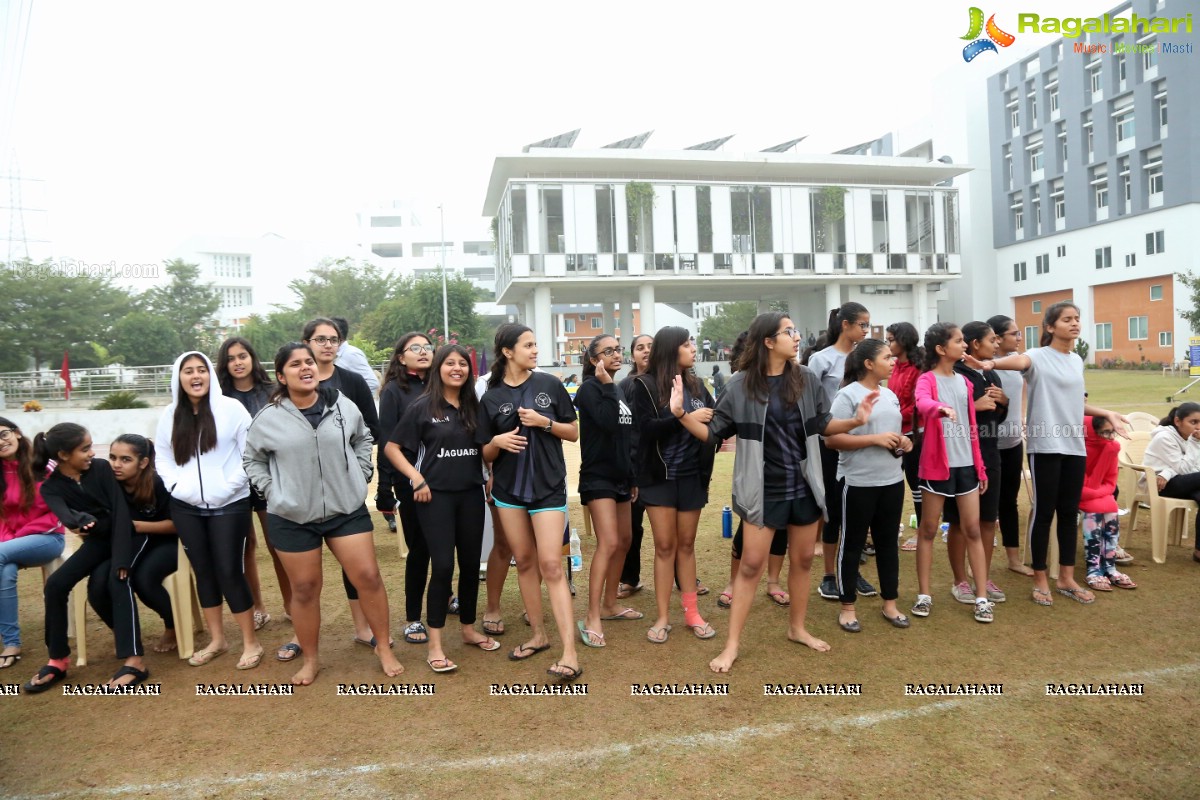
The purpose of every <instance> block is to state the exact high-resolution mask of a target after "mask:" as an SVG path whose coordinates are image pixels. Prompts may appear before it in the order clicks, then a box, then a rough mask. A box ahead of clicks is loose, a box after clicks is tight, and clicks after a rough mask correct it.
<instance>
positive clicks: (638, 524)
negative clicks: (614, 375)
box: [617, 333, 654, 600]
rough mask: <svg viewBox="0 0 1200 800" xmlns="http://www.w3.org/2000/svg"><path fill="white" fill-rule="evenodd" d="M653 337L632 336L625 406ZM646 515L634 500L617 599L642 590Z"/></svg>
mask: <svg viewBox="0 0 1200 800" xmlns="http://www.w3.org/2000/svg"><path fill="white" fill-rule="evenodd" d="M653 343H654V337H653V336H651V335H650V334H648V333H639V334H638V335H637V336H635V337H633V346H632V347H631V348H630V349H629V360H630V363H631V364H632V365H633V369H631V370H630V371H629V374H628V375H626V376H625V377H624V378H622V379H621V382H620V383H619V384H617V386H618V388H620V390H621V396H622V397H624V398H625V404H626V405H628V406H629V407H630V408H631V409H632V408H633V379H634V378H636V377H637V376H638V375H641V374H642V373H644V372H645V371H646V368H647V367H648V366H649V365H650V348H651V347H652V345H653ZM630 457H631V458H632V459H633V463H634V464H635V465H636V464H637V437H636V436H634V437H633V443H632V450H631V452H630ZM645 516H646V506H645V505H643V503H642V498H641V497H636V496H635V497H634V498H633V501H632V502H630V504H629V520H630V526H629V531H630V535H629V550H628V552H626V553H625V564H624V565H623V566H622V567H621V582H620V583H618V584H617V599H618V600H624V599H625V598H626V597H629V596H630V595H633V594H637V593H638V592H640V591H641V590H642V521H643V519H645Z"/></svg>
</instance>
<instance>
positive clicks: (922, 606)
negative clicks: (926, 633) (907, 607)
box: [912, 594, 933, 617]
mask: <svg viewBox="0 0 1200 800" xmlns="http://www.w3.org/2000/svg"><path fill="white" fill-rule="evenodd" d="M932 609H933V598H932V597H930V596H929V595H927V594H919V595H917V602H916V603H914V604H913V607H912V613H913V616H915V617H928V616H929V612H930V611H931V610H932Z"/></svg>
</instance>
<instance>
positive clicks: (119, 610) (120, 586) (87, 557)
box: [43, 534, 146, 659]
mask: <svg viewBox="0 0 1200 800" xmlns="http://www.w3.org/2000/svg"><path fill="white" fill-rule="evenodd" d="M145 547H146V537H145V536H142V535H138V534H134V536H133V543H132V549H131V551H130V552H132V553H133V559H132V560H131V566H130V574H132V573H133V572H134V570H136V569H137V567H138V559H139V557H140V556H141V555H142V552H143V550H144V549H145ZM92 575H99V578H98V579H97V580H98V581H100V585H103V586H104V589H105V591H104V594H106V595H107V596H108V597H109V598H110V601H109V602H108V603H105V604H102V607H104V608H107V609H108V616H107V617H106V616H104V614H103V613H101V612H100V609H97V613H100V616H101V618H102V619H103V620H104V622H105V624H106V625H108V626H109V627H110V628H112V630H113V636H114V638H115V639H116V643H117V658H122V659H125V658H132V657H133V656H140V655H143V654H144V653H145V650H143V649H142V626H141V621H140V620H139V619H138V610H137V603H135V602H133V586H132V584H131V583H130V581H129V580H119V579H118V578H117V575H116V572H115V571H113V569H112V542H111V541H110V540H109V539H100V538H94V537H91V536H85V537H84V538H83V544H82V545H80V547H79V549H78V550H76V551H75V552H74V553H72V554H71V557H70V558H68V559H67V560H66V561H65V562H64V563H63V565H62V566H61V567H59V568H58V569H56V570H55V571H54V573H53V574H52V575H51V576H50V577H49V578H47V579H46V588H45V590H44V592H43V597H44V598H45V601H46V650H47V651H48V652H49V655H50V658H55V659H58V658H66V657H68V656H69V655H71V645H70V644H69V643H68V641H67V620H68V619H69V617H68V614H69V611H68V609H67V598H68V596H69V595H70V594H71V590H72V589H73V588H75V584H77V583H79V582H80V581H82V580H83V579H84V578H89V581H88V583H89V587H88V588H89V589H90V588H91V581H90V576H92ZM80 635H83V632H82V631H80Z"/></svg>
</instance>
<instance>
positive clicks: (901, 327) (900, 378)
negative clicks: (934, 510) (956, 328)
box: [884, 322, 925, 552]
mask: <svg viewBox="0 0 1200 800" xmlns="http://www.w3.org/2000/svg"><path fill="white" fill-rule="evenodd" d="M884 340H885V341H886V342H887V345H888V349H889V350H891V353H892V356H893V357H895V359H896V361H895V368H894V369H893V370H892V376H891V377H890V378H888V381H887V385H888V388H889V389H891V390H892V392H893V393H894V394H895V395H896V397H897V399H899V400H900V418H901V420H902V427H901V429H900V431H901V433H903V434H904V436H905V437H906V438H907V439H908V440H909V441H910V442H911V443H912V447H911V448H909V449H908V450H907V451H906V452H905V453H904V456H903V457H902V458H901V459H900V464H901V466H902V467H903V468H904V479H905V480H906V481H907V482H908V489H909V491H910V492H912V499H913V512H914V513H915V514H916V517H917V524H918V525H920V519H921V483H920V479H919V478H917V468H918V466H919V465H920V458H921V430H920V428H919V426H917V425H916V424H915V423H916V417H917V414H916V410H917V408H916V402H917V401H916V395H915V394H914V391H915V389H916V388H917V377H918V376H920V374H921V364H922V363H923V362H924V361H925V351H924V350H922V349H921V347H920V343H921V334H919V333H917V329H916V328H914V327H913V325H912V323H909V322H896V323H893V324H891V325H889V326H888V327H887V334H886V336H885V339H884ZM900 549H901V550H904V551H906V552H912V551H914V550H916V549H917V537H916V535H915V534H914V535H913V536H911V537H910V538H909V539H908V541H906V542H905V543H904V545H903V546H902V547H901V548H900Z"/></svg>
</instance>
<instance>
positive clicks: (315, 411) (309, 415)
mask: <svg viewBox="0 0 1200 800" xmlns="http://www.w3.org/2000/svg"><path fill="white" fill-rule="evenodd" d="M297 410H298V411H299V412H300V413H301V414H303V415H304V418H305V419H306V420H308V424H309V425H312V426H313V430H314V431H315V430H316V429H317V426H318V425H320V424H321V415H322V414H324V413H325V401H324V400H323V399H322V398H321V395H320V394H318V395H317V402H315V403H313V404H312V405H311V406H309V407H308V408H300V409H297Z"/></svg>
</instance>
